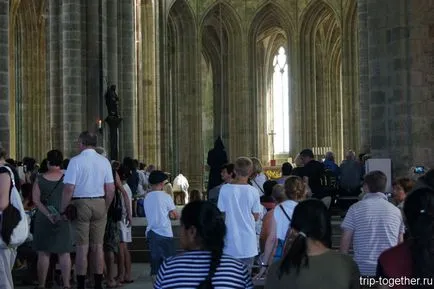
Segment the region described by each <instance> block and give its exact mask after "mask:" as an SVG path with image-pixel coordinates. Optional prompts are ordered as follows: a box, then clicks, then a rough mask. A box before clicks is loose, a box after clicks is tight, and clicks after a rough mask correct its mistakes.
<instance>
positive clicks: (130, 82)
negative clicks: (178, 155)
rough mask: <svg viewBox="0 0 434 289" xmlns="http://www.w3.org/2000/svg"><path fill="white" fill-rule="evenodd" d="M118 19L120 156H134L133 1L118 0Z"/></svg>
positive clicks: (134, 74)
mask: <svg viewBox="0 0 434 289" xmlns="http://www.w3.org/2000/svg"><path fill="white" fill-rule="evenodd" d="M118 2H119V5H120V6H118V7H119V13H118V16H119V17H118V19H119V21H120V25H119V27H118V33H119V35H120V38H119V40H120V41H118V51H119V54H118V59H119V62H118V63H119V64H120V67H119V69H120V76H119V89H118V95H119V97H120V102H121V117H122V118H123V121H122V125H121V134H120V135H121V144H122V147H121V155H122V156H131V157H135V156H136V151H137V150H136V136H137V133H136V131H137V129H136V127H137V125H136V117H137V104H136V100H137V98H136V73H135V67H136V65H135V64H136V62H135V37H134V19H135V17H134V11H135V9H134V1H133V0H120V1H118Z"/></svg>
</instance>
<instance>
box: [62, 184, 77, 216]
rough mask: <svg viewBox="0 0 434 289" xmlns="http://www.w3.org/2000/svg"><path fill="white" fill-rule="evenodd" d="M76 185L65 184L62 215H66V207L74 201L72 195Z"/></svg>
mask: <svg viewBox="0 0 434 289" xmlns="http://www.w3.org/2000/svg"><path fill="white" fill-rule="evenodd" d="M74 190H75V185H71V184H65V186H64V187H63V198H62V207H61V210H60V213H64V212H65V209H66V207H67V206H68V205H69V203H70V202H71V199H72V194H73V193H74Z"/></svg>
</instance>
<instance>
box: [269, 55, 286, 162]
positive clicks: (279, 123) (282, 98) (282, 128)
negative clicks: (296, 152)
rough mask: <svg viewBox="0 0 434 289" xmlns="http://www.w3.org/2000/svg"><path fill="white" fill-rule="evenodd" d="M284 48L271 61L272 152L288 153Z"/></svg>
mask: <svg viewBox="0 0 434 289" xmlns="http://www.w3.org/2000/svg"><path fill="white" fill-rule="evenodd" d="M286 55H287V54H286V50H285V48H284V47H280V48H279V50H278V52H277V54H276V55H275V56H274V60H273V67H274V73H273V96H272V103H273V134H274V136H273V137H274V141H273V145H274V148H273V151H274V153H276V154H285V153H289V150H290V147H289V146H290V135H289V74H288V73H289V72H288V58H287V56H286Z"/></svg>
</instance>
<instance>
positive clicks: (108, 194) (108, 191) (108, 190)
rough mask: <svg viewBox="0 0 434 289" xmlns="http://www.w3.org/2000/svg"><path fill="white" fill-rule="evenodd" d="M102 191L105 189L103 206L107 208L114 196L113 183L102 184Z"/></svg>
mask: <svg viewBox="0 0 434 289" xmlns="http://www.w3.org/2000/svg"><path fill="white" fill-rule="evenodd" d="M116 175H117V173H116ZM104 191H105V206H106V209H107V210H108V208H109V207H110V204H111V203H112V201H113V198H114V196H115V184H114V183H106V184H104Z"/></svg>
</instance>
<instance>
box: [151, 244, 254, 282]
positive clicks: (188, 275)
mask: <svg viewBox="0 0 434 289" xmlns="http://www.w3.org/2000/svg"><path fill="white" fill-rule="evenodd" d="M210 262H211V253H210V252H208V251H188V252H185V253H182V254H180V255H177V256H174V257H171V258H168V259H166V260H165V261H164V263H163V264H162V265H161V267H160V270H159V271H158V275H157V281H156V283H155V287H154V288H155V289H170V288H176V289H196V288H197V287H198V286H199V284H200V283H201V282H202V281H203V280H205V278H206V277H207V276H208V272H209V268H210ZM212 285H213V288H215V289H253V283H252V278H251V276H250V274H249V272H248V270H247V267H246V266H245V265H244V264H243V263H242V262H241V261H239V260H237V259H234V258H232V257H229V256H227V255H223V256H222V258H221V260H220V265H219V266H218V267H217V271H216V273H215V275H214V277H213V278H212Z"/></svg>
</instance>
